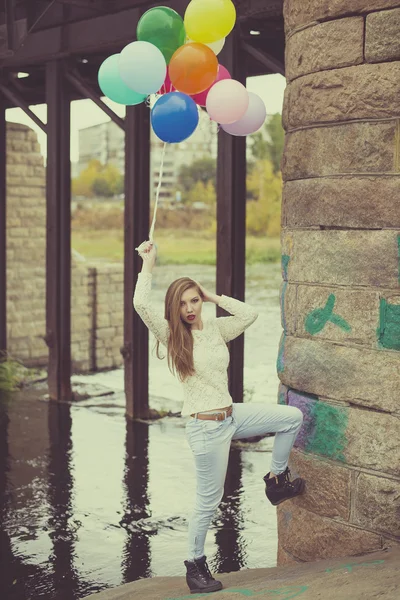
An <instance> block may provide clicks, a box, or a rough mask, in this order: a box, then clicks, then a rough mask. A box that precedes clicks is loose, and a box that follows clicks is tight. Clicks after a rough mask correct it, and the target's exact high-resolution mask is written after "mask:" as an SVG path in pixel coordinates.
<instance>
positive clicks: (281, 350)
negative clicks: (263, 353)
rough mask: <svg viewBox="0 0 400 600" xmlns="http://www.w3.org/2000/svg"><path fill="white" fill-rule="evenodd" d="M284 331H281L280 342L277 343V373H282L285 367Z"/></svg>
mask: <svg viewBox="0 0 400 600" xmlns="http://www.w3.org/2000/svg"><path fill="white" fill-rule="evenodd" d="M285 342H286V333H285V332H283V334H282V338H281V342H280V344H279V352H278V360H277V361H276V370H277V371H278V373H283V371H284V369H285V361H284V353H285Z"/></svg>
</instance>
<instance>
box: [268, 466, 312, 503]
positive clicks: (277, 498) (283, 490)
mask: <svg viewBox="0 0 400 600" xmlns="http://www.w3.org/2000/svg"><path fill="white" fill-rule="evenodd" d="M269 475H270V474H269V473H267V475H266V476H265V477H264V481H265V494H266V496H267V498H268V500H269V501H270V502H271V504H273V505H274V506H276V505H277V504H280V503H281V502H284V501H285V500H289V499H290V498H294V497H295V496H300V494H302V493H303V492H304V489H305V485H306V482H305V481H304V479H301V477H298V478H297V479H293V481H290V479H289V477H290V470H289V468H288V467H286V470H285V471H284V472H283V473H280V474H279V475H277V476H276V477H270V476H269Z"/></svg>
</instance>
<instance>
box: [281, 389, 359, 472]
mask: <svg viewBox="0 0 400 600" xmlns="http://www.w3.org/2000/svg"><path fill="white" fill-rule="evenodd" d="M288 400H289V401H288V403H289V405H290V406H296V408H298V409H300V410H301V412H302V413H303V425H302V427H301V430H300V432H299V434H298V436H297V438H296V441H295V446H296V447H297V448H300V449H302V450H304V451H305V452H309V453H312V454H319V455H320V456H326V457H327V458H333V459H334V460H339V461H341V462H345V457H344V450H345V448H346V446H347V437H346V429H347V423H348V409H347V408H342V407H339V406H334V405H333V404H328V403H326V402H322V401H320V400H319V399H318V397H317V396H315V395H313V394H306V393H305V392H298V391H296V390H289V393H288Z"/></svg>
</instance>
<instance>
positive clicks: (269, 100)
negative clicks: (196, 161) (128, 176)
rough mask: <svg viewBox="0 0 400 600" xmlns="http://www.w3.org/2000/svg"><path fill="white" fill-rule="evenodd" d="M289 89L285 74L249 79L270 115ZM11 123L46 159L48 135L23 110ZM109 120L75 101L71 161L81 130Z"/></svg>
mask: <svg viewBox="0 0 400 600" xmlns="http://www.w3.org/2000/svg"><path fill="white" fill-rule="evenodd" d="M285 86H286V80H285V78H284V77H283V76H282V75H278V74H277V75H262V76H260V77H249V78H248V80H247V89H248V90H249V91H251V92H254V93H256V94H258V95H259V96H261V98H262V99H263V100H264V102H265V106H266V107H267V113H268V114H273V113H277V112H279V113H281V112H282V104H283V93H284V90H285ZM103 100H105V101H106V102H107V104H108V105H109V106H111V107H112V108H113V110H114V111H115V112H116V113H117V114H118V115H119V116H123V115H124V114H125V107H124V106H121V105H120V104H116V103H115V102H112V101H111V100H108V99H104V98H103ZM32 111H33V112H35V113H36V114H37V115H38V117H40V118H41V119H42V121H44V122H46V112H47V111H46V106H45V105H44V104H40V105H38V106H34V107H32ZM6 118H7V121H14V122H16V123H24V124H25V125H28V126H29V127H31V128H32V129H34V130H35V131H36V132H37V134H38V140H39V143H40V146H41V149H42V154H43V156H46V135H45V134H44V133H43V132H42V130H41V129H40V128H39V127H38V126H37V125H36V124H35V123H33V122H32V121H31V119H30V118H29V117H28V116H27V115H25V113H24V112H23V111H22V110H21V109H20V108H10V109H9V110H7V111H6ZM109 120H110V119H109V117H107V115H105V114H104V113H103V111H102V110H101V109H100V108H98V106H96V105H95V104H94V103H93V102H92V101H91V100H77V101H75V102H72V108H71V160H72V161H73V162H75V161H77V160H78V158H79V148H78V131H79V129H83V128H84V127H89V126H91V125H98V124H99V123H104V122H106V121H109Z"/></svg>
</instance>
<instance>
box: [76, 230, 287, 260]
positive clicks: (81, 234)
mask: <svg viewBox="0 0 400 600" xmlns="http://www.w3.org/2000/svg"><path fill="white" fill-rule="evenodd" d="M155 240H156V243H157V245H158V251H159V264H164V265H172V264H175V265H183V264H204V265H215V250H216V247H215V239H214V237H211V236H207V235H206V234H204V233H203V232H196V233H184V232H181V231H174V232H171V231H168V230H160V231H158V232H157V235H156V238H155ZM72 247H73V248H74V250H76V251H77V252H79V254H82V255H83V256H84V257H85V258H86V259H87V260H101V261H105V262H120V261H122V259H123V251H124V248H123V233H122V232H121V231H120V230H103V231H90V230H88V231H83V230H79V231H73V232H72ZM246 260H247V263H248V264H254V263H257V262H277V261H279V260H280V242H279V238H270V239H267V238H263V237H250V236H248V237H247V242H246Z"/></svg>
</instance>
